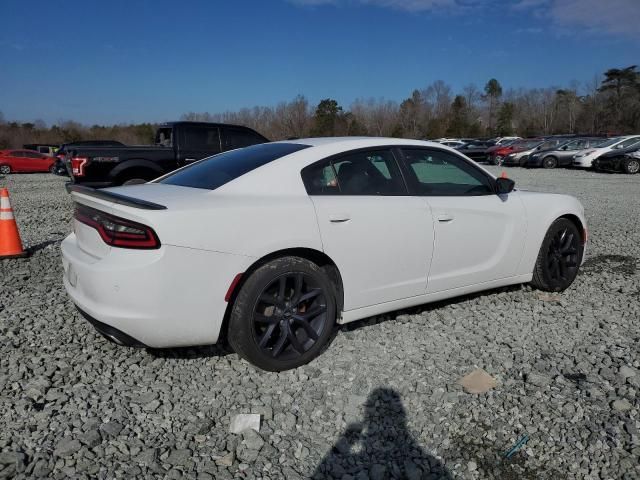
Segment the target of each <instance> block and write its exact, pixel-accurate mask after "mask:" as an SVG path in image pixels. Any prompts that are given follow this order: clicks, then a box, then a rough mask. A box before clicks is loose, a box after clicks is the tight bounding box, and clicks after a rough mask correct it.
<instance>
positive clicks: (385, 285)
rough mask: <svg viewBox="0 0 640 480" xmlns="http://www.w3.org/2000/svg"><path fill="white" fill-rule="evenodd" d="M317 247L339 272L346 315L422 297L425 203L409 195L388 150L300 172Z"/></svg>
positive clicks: (429, 240) (428, 237)
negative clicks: (319, 240) (312, 211)
mask: <svg viewBox="0 0 640 480" xmlns="http://www.w3.org/2000/svg"><path fill="white" fill-rule="evenodd" d="M303 178H304V180H305V185H306V187H307V191H308V192H309V193H310V196H311V199H312V201H313V204H314V206H315V210H316V214H317V218H318V226H319V229H320V235H321V238H322V244H323V249H324V251H325V253H326V254H327V255H328V256H329V257H331V258H332V259H333V260H334V261H335V262H336V264H337V265H338V267H339V269H340V273H341V275H342V281H343V287H344V298H345V305H344V309H345V310H352V309H356V308H360V307H365V306H369V305H375V304H379V303H384V302H389V301H393V300H398V299H402V298H408V297H413V296H416V295H421V294H424V293H426V285H427V272H428V268H429V263H430V261H431V252H432V247H433V222H432V219H431V212H430V210H429V207H428V205H427V204H426V203H425V202H424V201H423V199H421V198H419V197H413V196H409V195H408V194H407V191H406V186H405V184H404V182H403V180H402V176H401V174H400V170H399V168H398V165H397V163H396V160H395V158H394V156H393V154H392V152H391V150H386V149H382V150H380V149H376V150H359V151H355V152H351V153H348V154H344V155H341V156H338V157H333V158H332V159H329V160H326V161H323V162H319V163H316V164H314V165H311V166H310V167H307V168H306V169H305V170H304V171H303Z"/></svg>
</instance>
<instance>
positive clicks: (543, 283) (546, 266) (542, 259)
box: [532, 218, 584, 292]
mask: <svg viewBox="0 0 640 480" xmlns="http://www.w3.org/2000/svg"><path fill="white" fill-rule="evenodd" d="M583 251H584V245H583V243H582V237H581V235H580V232H579V231H578V228H577V227H576V226H575V224H574V223H573V222H571V221H570V220H569V219H566V218H559V219H558V220H556V221H555V222H554V223H553V224H552V225H551V227H550V228H549V230H548V231H547V234H546V236H545V238H544V240H543V242H542V246H541V247H540V252H539V254H538V259H537V261H536V266H535V269H534V272H533V280H532V283H533V285H534V286H535V287H536V288H539V289H540V290H546V291H551V292H560V291H562V290H565V289H566V288H567V287H569V285H571V284H572V283H573V281H574V280H575V278H576V276H577V275H578V269H579V268H580V264H581V263H582V255H583Z"/></svg>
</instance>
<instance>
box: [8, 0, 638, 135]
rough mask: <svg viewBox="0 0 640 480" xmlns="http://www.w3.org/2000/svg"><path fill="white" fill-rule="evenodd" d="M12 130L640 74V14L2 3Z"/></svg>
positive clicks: (553, 3) (247, 0)
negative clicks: (616, 72)
mask: <svg viewBox="0 0 640 480" xmlns="http://www.w3.org/2000/svg"><path fill="white" fill-rule="evenodd" d="M0 18H1V19H2V28H0V112H2V113H3V115H4V118H5V120H13V121H23V122H24V121H34V120H36V119H42V120H44V121H45V122H46V123H47V124H53V123H58V122H60V121H62V120H76V121H79V122H81V123H85V124H88V125H91V124H112V123H131V122H143V121H150V122H160V121H169V120H176V119H179V118H180V116H181V115H182V114H183V113H186V112H211V113H213V112H222V111H226V110H237V109H240V108H242V107H253V106H256V105H264V106H273V105H276V104H277V103H279V102H281V101H288V100H291V99H293V98H294V97H295V96H296V95H298V94H303V95H305V96H306V97H307V98H308V99H309V101H310V102H311V103H312V104H316V103H317V102H318V101H319V100H321V99H323V98H328V97H330V98H334V99H336V100H337V101H338V102H339V103H340V104H341V105H344V106H345V107H347V108H348V106H349V105H350V104H351V102H353V101H354V100H355V99H357V98H370V97H375V98H385V99H389V100H396V101H401V100H402V99H404V98H406V97H408V96H409V95H410V94H411V92H412V91H413V90H414V89H416V88H424V87H426V86H427V85H428V84H430V83H432V82H433V81H435V80H444V81H445V82H446V83H448V84H449V85H451V86H452V88H453V89H454V91H456V92H457V91H461V90H462V88H463V87H464V86H465V85H468V84H470V83H475V84H476V85H478V86H479V87H480V88H482V87H483V86H484V84H485V83H486V82H487V80H489V79H490V78H492V77H495V78H497V79H498V80H499V81H500V83H501V84H502V85H503V88H505V89H507V88H519V87H525V88H530V87H532V88H533V87H549V86H558V87H565V86H568V85H569V84H570V82H572V81H573V80H577V81H580V82H583V83H586V82H589V81H593V79H594V77H595V76H596V75H601V74H602V72H604V71H605V70H606V69H608V68H612V67H626V66H629V65H633V64H640V0H606V1H605V0H513V1H507V0H201V1H198V0H182V1H176V0H169V1H165V0H127V1H122V0H109V1H98V0H95V1H91V0H66V1H61V2H53V1H50V0H37V1H36V0H0Z"/></svg>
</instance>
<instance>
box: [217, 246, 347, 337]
mask: <svg viewBox="0 0 640 480" xmlns="http://www.w3.org/2000/svg"><path fill="white" fill-rule="evenodd" d="M282 257H300V258H304V259H305V260H308V261H310V262H312V263H315V264H316V265H318V266H319V267H320V268H321V269H323V270H324V271H325V273H326V274H327V276H328V277H329V280H330V281H331V283H332V284H333V286H334V288H335V297H336V298H335V300H336V314H337V316H338V317H339V316H340V314H341V312H342V310H343V308H344V286H343V283H342V275H341V273H340V270H339V268H338V266H337V264H336V262H334V261H333V260H332V259H331V258H330V257H329V256H328V255H327V254H326V253H324V252H322V251H320V250H316V249H313V248H303V247H296V248H284V249H281V250H276V251H274V252H271V253H269V254H267V255H264V256H263V257H261V258H259V259H258V260H256V261H255V262H253V263H252V264H251V265H250V266H249V268H247V269H246V270H245V271H244V272H243V273H242V276H241V277H240V279H239V280H238V281H237V282H236V283H235V285H231V286H230V288H232V291H231V292H230V295H229V301H228V302H227V307H226V309H225V312H224V317H223V320H222V325H221V327H220V339H219V340H218V341H219V342H220V341H222V342H224V343H226V342H227V341H226V336H227V328H228V325H229V316H230V315H231V310H232V309H233V305H234V304H235V301H236V298H237V296H238V293H239V292H240V290H241V289H242V286H243V285H244V283H245V282H246V281H247V279H248V278H249V277H250V276H251V274H252V273H253V272H255V271H256V270H257V269H258V268H260V267H261V266H262V265H264V264H265V263H268V262H270V261H272V260H275V259H277V258H282Z"/></svg>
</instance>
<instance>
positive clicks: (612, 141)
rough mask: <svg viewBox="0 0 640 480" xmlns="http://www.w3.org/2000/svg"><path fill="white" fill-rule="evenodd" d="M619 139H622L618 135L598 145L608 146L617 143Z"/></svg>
mask: <svg viewBox="0 0 640 480" xmlns="http://www.w3.org/2000/svg"><path fill="white" fill-rule="evenodd" d="M620 140H622V139H621V138H620V137H615V138H610V139H608V140H606V141H604V142H602V143H601V144H599V145H598V147H610V146H611V145H615V144H616V143H618V142H619V141H620Z"/></svg>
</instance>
